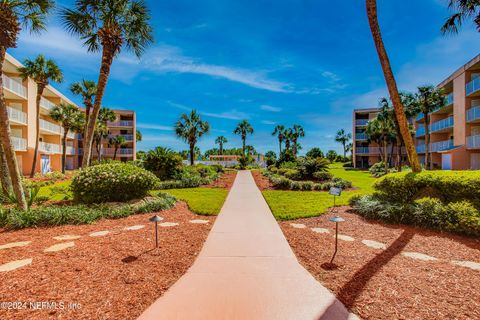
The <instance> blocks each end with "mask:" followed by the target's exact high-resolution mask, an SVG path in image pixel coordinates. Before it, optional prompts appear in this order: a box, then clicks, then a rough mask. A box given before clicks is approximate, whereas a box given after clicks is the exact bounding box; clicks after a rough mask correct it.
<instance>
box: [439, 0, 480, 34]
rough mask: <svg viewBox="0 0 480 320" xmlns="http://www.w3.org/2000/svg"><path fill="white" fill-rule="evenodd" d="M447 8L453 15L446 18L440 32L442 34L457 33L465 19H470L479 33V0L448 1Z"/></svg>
mask: <svg viewBox="0 0 480 320" xmlns="http://www.w3.org/2000/svg"><path fill="white" fill-rule="evenodd" d="M448 8H449V9H450V10H452V11H454V13H453V14H452V15H451V16H450V17H448V18H447V20H446V21H445V23H444V24H443V26H442V28H441V31H442V33H443V34H447V33H458V30H459V29H460V27H461V26H462V24H463V22H464V21H465V20H466V19H472V18H473V21H474V22H475V24H476V25H477V31H480V1H479V0H450V1H449V2H448Z"/></svg>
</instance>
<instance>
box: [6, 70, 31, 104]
mask: <svg viewBox="0 0 480 320" xmlns="http://www.w3.org/2000/svg"><path fill="white" fill-rule="evenodd" d="M2 81H3V87H4V88H7V89H8V90H10V91H13V92H15V93H16V94H18V95H19V96H21V97H24V98H26V97H27V88H25V86H24V85H23V84H22V83H21V82H19V81H17V80H13V79H12V78H10V77H9V76H7V75H5V74H2Z"/></svg>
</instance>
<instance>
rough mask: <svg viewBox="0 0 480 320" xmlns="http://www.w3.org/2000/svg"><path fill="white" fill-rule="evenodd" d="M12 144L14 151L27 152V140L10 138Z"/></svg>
mask: <svg viewBox="0 0 480 320" xmlns="http://www.w3.org/2000/svg"><path fill="white" fill-rule="evenodd" d="M11 138H12V144H13V148H14V149H15V151H26V150H27V140H26V139H23V138H20V137H14V136H12V137H11Z"/></svg>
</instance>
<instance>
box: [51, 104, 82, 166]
mask: <svg viewBox="0 0 480 320" xmlns="http://www.w3.org/2000/svg"><path fill="white" fill-rule="evenodd" d="M50 117H51V118H52V119H53V120H55V121H57V122H60V124H61V126H62V127H63V137H62V173H65V166H66V162H67V134H68V131H70V130H72V131H74V132H82V130H83V128H84V127H85V115H84V113H83V112H82V111H80V110H79V109H78V108H77V107H76V106H74V105H71V104H69V103H60V104H59V105H56V106H55V107H53V108H52V110H50Z"/></svg>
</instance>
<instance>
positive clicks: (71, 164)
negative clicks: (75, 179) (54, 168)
mask: <svg viewBox="0 0 480 320" xmlns="http://www.w3.org/2000/svg"><path fill="white" fill-rule="evenodd" d="M65 169H67V170H74V169H75V166H74V165H73V163H72V162H67V163H66V164H65Z"/></svg>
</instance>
